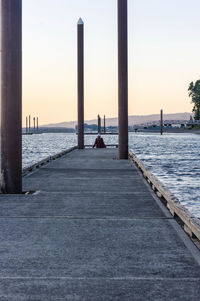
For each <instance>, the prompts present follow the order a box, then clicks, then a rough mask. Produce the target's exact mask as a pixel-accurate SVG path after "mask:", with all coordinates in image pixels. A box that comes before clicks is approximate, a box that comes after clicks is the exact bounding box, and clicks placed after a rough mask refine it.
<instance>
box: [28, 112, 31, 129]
mask: <svg viewBox="0 0 200 301" xmlns="http://www.w3.org/2000/svg"><path fill="white" fill-rule="evenodd" d="M28 128H29V133H30V132H31V115H29V126H28Z"/></svg>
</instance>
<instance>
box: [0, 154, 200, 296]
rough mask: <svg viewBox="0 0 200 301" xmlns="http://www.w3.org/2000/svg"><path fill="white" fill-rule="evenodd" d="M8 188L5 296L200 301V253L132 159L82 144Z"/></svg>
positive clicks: (1, 234)
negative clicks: (12, 190) (16, 191)
mask: <svg viewBox="0 0 200 301" xmlns="http://www.w3.org/2000/svg"><path fill="white" fill-rule="evenodd" d="M23 187H24V190H35V191H36V193H35V194H33V195H13V196H11V195H1V196H0V229H1V231H0V267H1V268H0V300H1V301H3V300H9V301H14V300H15V301H25V300H26V301H27V300H32V301H40V300H41V301H55V300H65V301H66V300H70V301H71V300H73V301H77V300H80V301H90V300H91V301H103V300H115V301H116V300H117V301H123V300H131V301H137V300H140V301H141V300H142V301H143V300H144V301H148V300H152V301H157V300H160V301H180V300H181V301H199V300H200V255H199V251H198V249H197V248H196V247H195V246H194V245H193V243H192V242H191V240H190V239H189V237H188V236H187V235H186V234H185V233H184V231H183V230H182V229H181V227H180V226H179V225H178V223H177V222H176V221H175V220H174V218H173V217H172V216H171V215H170V213H169V212H168V210H167V209H165V207H164V206H163V205H162V203H161V202H160V200H159V199H158V198H157V197H156V196H155V195H154V193H153V192H152V190H151V189H150V187H149V186H148V184H147V183H146V182H145V180H144V179H143V177H142V175H141V174H140V172H139V171H138V169H137V168H136V167H135V166H134V165H133V163H132V162H131V161H130V160H121V161H119V160H117V150H116V149H100V150H92V149H85V150H75V151H73V152H71V153H69V154H67V155H65V156H63V157H62V158H60V159H57V160H55V161H53V162H51V163H49V164H48V165H46V166H44V167H42V168H41V169H39V170H37V171H35V172H33V173H31V174H29V175H28V176H26V177H25V178H24V183H23Z"/></svg>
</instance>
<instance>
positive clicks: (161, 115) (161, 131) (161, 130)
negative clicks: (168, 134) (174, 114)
mask: <svg viewBox="0 0 200 301" xmlns="http://www.w3.org/2000/svg"><path fill="white" fill-rule="evenodd" d="M160 134H161V135H162V134H163V110H160Z"/></svg>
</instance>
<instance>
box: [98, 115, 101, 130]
mask: <svg viewBox="0 0 200 301" xmlns="http://www.w3.org/2000/svg"><path fill="white" fill-rule="evenodd" d="M97 119H98V133H99V134H100V133H101V121H100V116H99V115H98V116H97Z"/></svg>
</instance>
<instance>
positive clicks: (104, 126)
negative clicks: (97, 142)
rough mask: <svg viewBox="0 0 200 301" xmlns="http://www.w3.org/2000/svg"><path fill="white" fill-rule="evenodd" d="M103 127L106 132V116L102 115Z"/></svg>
mask: <svg viewBox="0 0 200 301" xmlns="http://www.w3.org/2000/svg"><path fill="white" fill-rule="evenodd" d="M103 128H104V134H105V133H106V116H105V115H104V124H103Z"/></svg>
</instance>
